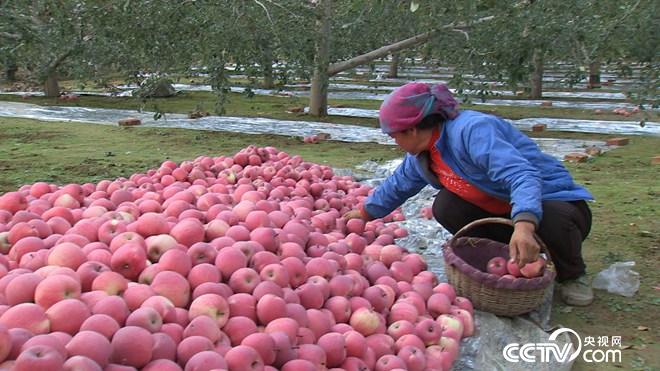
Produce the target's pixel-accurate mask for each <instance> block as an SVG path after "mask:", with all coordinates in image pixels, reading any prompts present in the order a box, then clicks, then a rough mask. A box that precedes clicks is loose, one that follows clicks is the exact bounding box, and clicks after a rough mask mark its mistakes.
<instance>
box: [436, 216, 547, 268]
mask: <svg viewBox="0 0 660 371" xmlns="http://www.w3.org/2000/svg"><path fill="white" fill-rule="evenodd" d="M485 224H503V225H508V226H510V227H513V226H514V225H513V221H511V220H510V219H506V218H500V217H491V218H483V219H477V220H474V221H472V222H470V223H468V224H466V225H465V226H463V228H461V229H460V230H459V231H458V232H456V234H454V236H453V237H452V238H451V240H450V241H449V246H451V247H454V244H455V242H456V240H457V239H458V238H459V237H463V236H464V235H465V234H466V233H467V231H468V230H470V229H472V228H474V227H478V226H481V225H485ZM534 239H535V240H536V242H537V243H538V244H539V246H540V247H541V252H543V253H546V254H547V255H548V258H549V259H548V261H552V256H550V250H548V247H547V246H546V245H545V243H544V242H543V240H542V239H541V237H539V235H538V234H536V232H534ZM507 245H508V243H507Z"/></svg>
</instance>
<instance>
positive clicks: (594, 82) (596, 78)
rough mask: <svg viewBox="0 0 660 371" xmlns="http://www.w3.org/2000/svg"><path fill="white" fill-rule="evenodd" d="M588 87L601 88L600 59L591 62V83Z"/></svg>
mask: <svg viewBox="0 0 660 371" xmlns="http://www.w3.org/2000/svg"><path fill="white" fill-rule="evenodd" d="M587 87H588V88H591V89H594V88H600V61H595V62H591V63H589V83H588V84H587Z"/></svg>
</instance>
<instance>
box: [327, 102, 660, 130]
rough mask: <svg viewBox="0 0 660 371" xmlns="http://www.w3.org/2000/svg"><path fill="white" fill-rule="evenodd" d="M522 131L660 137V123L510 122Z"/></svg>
mask: <svg viewBox="0 0 660 371" xmlns="http://www.w3.org/2000/svg"><path fill="white" fill-rule="evenodd" d="M328 114H329V115H337V116H349V117H363V118H378V110H372V109H365V108H336V107H329V108H328ZM507 121H509V122H511V123H512V124H513V125H515V126H516V127H517V128H519V129H521V130H531V129H532V126H533V125H535V124H545V125H547V130H557V131H576V132H583V133H599V134H622V135H660V123H659V122H645V123H644V124H643V125H641V124H640V123H639V122H636V121H605V120H578V119H562V118H551V117H532V118H526V119H520V120H508V119H507Z"/></svg>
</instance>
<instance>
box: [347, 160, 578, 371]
mask: <svg viewBox="0 0 660 371" xmlns="http://www.w3.org/2000/svg"><path fill="white" fill-rule="evenodd" d="M401 161H402V159H398V160H393V161H389V162H386V163H384V164H377V163H375V162H372V161H367V162H365V163H363V164H362V165H360V166H358V167H357V168H356V170H354V171H352V170H339V171H337V173H340V174H342V175H352V176H354V177H355V178H356V179H357V180H360V181H361V182H362V183H365V184H369V185H371V186H378V184H380V183H381V182H382V181H383V180H384V179H385V178H386V177H387V176H389V175H390V174H391V173H392V172H393V171H394V170H395V169H396V167H397V166H398V165H399V164H400V163H401ZM436 192H437V191H436V190H434V189H433V188H432V187H430V186H427V187H425V188H424V189H422V191H421V192H419V193H418V194H417V195H415V196H413V197H411V198H410V199H408V200H407V201H406V202H405V203H404V204H403V205H402V211H403V213H404V215H405V216H406V220H405V221H403V222H397V223H398V224H399V225H402V226H404V227H405V228H406V229H408V231H409V235H408V236H407V237H405V238H402V239H398V240H397V241H396V243H397V244H398V245H399V246H402V247H405V248H407V249H408V250H409V251H415V252H418V253H420V254H421V255H422V256H424V259H425V260H426V262H427V264H428V266H429V270H431V271H432V272H434V273H435V274H436V275H437V276H438V279H439V280H440V281H442V282H446V281H447V276H446V274H445V268H444V260H443V257H442V252H441V246H442V244H443V243H444V242H445V241H447V240H448V239H449V238H451V234H450V233H449V232H448V231H447V230H445V229H444V228H442V226H441V225H439V224H438V223H437V222H436V221H435V220H426V219H423V218H422V217H421V214H420V209H421V208H422V207H427V206H430V205H431V204H432V202H433V197H434V195H435V193H436ZM553 288H554V285H551V286H550V287H548V289H547V290H546V295H545V300H544V302H543V304H542V305H541V307H540V308H539V309H538V310H536V311H534V312H531V313H529V314H527V315H524V316H519V317H515V318H507V317H498V316H495V315H493V314H491V313H486V312H481V311H475V323H476V329H477V331H476V333H475V335H474V336H472V337H470V338H466V339H464V340H463V341H462V342H461V345H460V349H461V355H460V358H459V359H458V360H457V361H456V363H455V365H454V369H455V370H548V371H550V370H552V371H556V370H560V371H564V370H570V368H571V366H572V364H571V363H559V362H557V361H556V360H553V362H548V363H539V362H536V363H524V362H521V363H511V362H508V361H506V360H505V359H504V356H503V354H502V351H503V349H504V347H505V346H506V345H507V344H510V343H544V342H547V341H548V333H546V332H545V331H549V330H550V324H549V322H550V313H551V308H552V293H553ZM544 330H545V331H544ZM560 339H561V340H560V341H558V345H559V346H560V347H563V346H564V344H566V343H567V342H569V341H570V340H569V339H567V338H560Z"/></svg>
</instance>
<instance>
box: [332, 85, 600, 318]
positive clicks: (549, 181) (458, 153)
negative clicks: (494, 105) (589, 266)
mask: <svg viewBox="0 0 660 371" xmlns="http://www.w3.org/2000/svg"><path fill="white" fill-rule="evenodd" d="M379 121H380V126H381V129H382V130H383V132H385V133H387V134H388V135H390V136H391V137H392V138H393V139H394V141H395V142H396V144H397V145H398V146H399V147H401V148H402V149H403V150H404V151H406V152H407V154H406V157H405V159H404V161H403V163H402V164H401V165H400V166H399V167H398V168H397V169H396V171H395V172H394V173H393V174H392V175H391V176H390V177H389V178H387V179H386V180H385V181H384V182H383V183H382V184H381V185H380V186H379V187H377V188H376V190H375V191H374V192H373V194H372V195H371V196H369V197H368V199H367V200H366V201H365V203H364V204H363V205H361V206H360V208H359V210H353V211H351V212H349V213H347V214H346V215H345V217H346V218H349V219H350V218H358V217H361V218H363V219H365V220H371V219H375V218H381V217H384V216H386V215H387V214H389V213H390V212H392V211H393V210H394V209H396V208H397V207H399V206H400V205H401V204H403V203H404V202H405V201H406V200H407V199H408V198H410V197H412V196H413V195H415V194H417V193H418V192H419V191H420V190H421V189H422V188H424V186H426V185H428V184H430V185H432V186H433V187H435V188H437V189H439V190H440V191H439V192H438V194H437V195H436V196H435V201H434V202H433V216H434V217H435V219H436V220H437V221H438V222H439V223H440V224H441V225H442V226H443V227H445V228H446V229H447V230H448V231H450V232H451V233H456V232H457V231H458V230H459V229H460V228H461V227H463V226H465V225H466V224H468V223H469V222H471V221H474V220H477V219H481V218H486V217H506V218H511V220H512V221H513V223H514V228H513V231H511V228H510V227H507V226H502V225H495V224H493V225H485V226H482V227H477V228H475V229H474V230H473V232H472V233H471V235H473V236H478V237H485V238H490V239H494V240H498V241H502V242H508V243H509V249H510V254H511V257H512V259H514V260H515V261H516V263H517V264H518V266H520V267H522V266H523V265H525V264H527V263H530V262H533V261H535V260H537V258H538V256H539V250H540V247H539V245H538V243H537V242H536V241H535V239H534V237H533V234H534V232H536V233H537V234H538V235H539V236H540V237H541V239H542V240H543V241H544V242H545V243H546V244H547V246H548V249H549V250H550V254H551V256H552V259H553V262H554V264H555V267H556V269H557V280H558V281H559V282H560V283H561V286H560V290H561V296H562V299H563V300H564V301H565V302H566V303H567V304H569V305H581V306H584V305H589V304H590V303H591V302H592V301H593V292H592V290H591V287H590V285H589V283H588V282H587V280H586V276H585V264H584V260H583V259H582V252H581V250H582V241H583V240H584V239H585V238H586V237H587V235H588V234H589V230H590V229H591V211H590V210H589V207H588V206H587V203H586V202H585V200H591V199H592V196H591V194H590V193H589V192H588V191H587V190H586V189H585V188H584V187H582V186H580V185H577V184H575V183H574V181H573V178H572V177H571V175H570V174H569V172H568V171H567V170H566V168H565V167H564V166H563V165H562V164H561V163H560V162H559V161H557V160H556V159H554V158H553V157H551V156H549V155H547V154H545V153H542V152H541V151H540V150H539V148H538V146H537V145H536V144H535V143H534V141H532V140H531V139H530V138H528V137H527V136H526V135H524V134H523V133H521V132H520V131H519V130H517V129H515V128H514V127H513V126H512V125H511V124H510V123H508V122H506V121H504V120H502V119H500V118H498V117H495V116H492V115H488V114H484V113H480V112H476V111H470V110H464V111H459V110H458V103H457V102H456V100H455V99H454V98H453V97H452V95H451V93H450V92H449V90H448V89H447V87H446V86H445V85H442V84H437V85H427V84H424V83H409V84H406V85H404V86H402V87H399V88H397V89H396V90H395V91H394V92H392V94H390V96H389V97H388V98H387V99H386V100H385V101H384V102H383V104H382V105H381V108H380V114H379Z"/></svg>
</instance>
